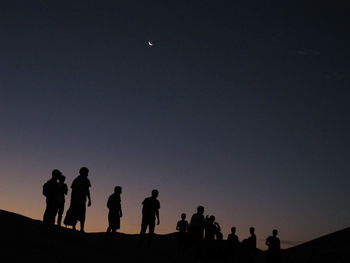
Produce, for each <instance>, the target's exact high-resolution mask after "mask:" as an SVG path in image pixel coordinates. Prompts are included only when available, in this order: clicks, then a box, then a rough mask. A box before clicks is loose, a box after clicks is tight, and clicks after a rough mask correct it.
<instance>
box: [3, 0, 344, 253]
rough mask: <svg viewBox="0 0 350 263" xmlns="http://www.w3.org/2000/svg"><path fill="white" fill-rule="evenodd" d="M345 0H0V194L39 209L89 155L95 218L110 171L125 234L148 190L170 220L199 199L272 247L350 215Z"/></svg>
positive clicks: (30, 211) (25, 209)
mask: <svg viewBox="0 0 350 263" xmlns="http://www.w3.org/2000/svg"><path fill="white" fill-rule="evenodd" d="M346 2H347V1H334V0H333V1H261V0H256V1H233V0H228V1H220V0H172V1H170V0H159V1H155V0H154V1H151V0H149V1H146V0H140V1H136V0H134V1H131V0H130V1H117V0H113V1H112V0H109V1H104V0H98V1H97V0H95V1H93V0H85V1H76V0H74V1H64V0H59V1H58V0H57V1H56V0H2V1H1V3H0V123H1V129H0V209H4V210H8V211H11V212H16V213H20V214H23V215H25V216H28V217H31V218H34V219H42V215H43V212H44V209H45V198H44V196H43V195H42V185H43V184H44V183H45V182H46V181H47V180H48V179H49V178H50V177H51V171H52V170H53V169H60V170H61V171H62V173H63V174H64V175H65V176H66V177H67V179H66V182H67V184H68V186H69V187H70V185H71V183H72V181H73V179H74V178H75V177H76V176H77V175H78V171H79V169H80V167H82V166H86V167H88V168H89V169H90V175H89V178H90V181H91V184H92V187H91V196H92V206H91V207H90V208H88V209H87V219H86V231H87V232H96V231H99V232H100V231H105V230H106V228H107V213H108V210H107V207H106V201H107V198H108V196H109V195H110V194H111V193H112V192H113V188H114V186H116V185H121V186H122V187H123V193H122V207H123V210H124V217H123V218H122V221H121V229H120V231H121V232H124V233H138V232H139V231H140V223H141V202H142V201H143V199H144V198H145V197H148V196H150V193H151V190H152V189H158V190H159V200H160V203H161V209H160V219H161V224H160V225H159V226H157V227H156V233H161V234H164V233H171V232H175V226H176V222H177V221H178V220H179V218H180V214H181V213H183V212H184V213H186V214H187V217H188V220H189V219H190V217H191V215H192V214H193V213H194V212H195V210H196V207H197V206H198V205H203V206H204V207H205V215H215V216H216V219H217V222H219V223H220V225H221V227H222V229H223V233H224V237H225V238H226V237H227V234H228V233H229V230H230V227H231V226H236V227H237V232H238V235H239V238H240V240H242V239H243V238H246V237H248V235H249V232H248V229H249V227H250V226H254V227H255V228H256V234H257V238H258V240H259V247H260V248H262V249H266V246H265V245H264V244H263V241H264V240H265V239H266V237H267V236H268V235H270V233H271V231H272V229H273V228H277V229H278V230H279V235H280V238H281V240H283V247H288V246H290V245H294V244H296V243H295V242H304V241H308V240H310V239H313V238H316V237H319V236H322V235H324V234H328V233H330V232H333V231H336V230H340V229H342V228H345V227H349V223H350V210H349V207H350V197H349V184H350V176H349V175H350V139H349V138H350V137H349V134H350V107H349V101H350V90H349V89H350V51H349V47H350V35H349V26H350V16H349V12H350V8H349V6H348V5H346ZM148 41H151V42H152V43H153V44H154V45H153V46H149V45H148V44H147V42H148ZM69 201H70V189H69V193H68V196H67V198H66V208H68V206H69Z"/></svg>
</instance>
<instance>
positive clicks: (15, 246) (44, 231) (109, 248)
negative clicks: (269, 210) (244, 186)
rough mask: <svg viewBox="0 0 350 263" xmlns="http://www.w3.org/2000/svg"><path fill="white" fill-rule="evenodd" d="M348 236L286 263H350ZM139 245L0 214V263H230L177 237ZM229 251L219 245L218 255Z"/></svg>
mask: <svg viewBox="0 0 350 263" xmlns="http://www.w3.org/2000/svg"><path fill="white" fill-rule="evenodd" d="M349 235H350V228H347V229H344V230H342V231H338V232H336V233H333V234H330V235H327V236H324V237H321V238H319V239H316V240H313V241H310V242H307V243H304V244H301V245H299V246H296V247H294V248H291V249H287V250H285V251H283V259H284V261H283V262H286V263H291V262H308V263H309V262H350V258H349V254H350V239H349ZM139 240H140V239H139V235H127V234H121V233H117V234H116V235H114V236H108V235H106V234H105V233H89V234H84V233H80V232H77V231H73V230H71V229H67V228H62V227H58V226H52V225H46V224H44V223H42V222H41V221H38V220H33V219H30V218H27V217H24V216H21V215H18V214H14V213H10V212H7V211H3V210H0V244H1V247H0V249H1V250H0V251H1V258H0V259H1V262H48V263H51V262H52V263H55V262H66V263H71V262H76V263H78V262H79V263H80V262H152V263H158V262H159V263H160V262H162V263H166V262H227V260H226V258H225V257H219V256H215V257H213V258H209V257H207V256H203V257H202V258H201V259H197V258H196V257H195V255H194V254H193V253H192V252H190V253H188V254H186V255H185V256H183V255H182V254H181V253H180V252H179V250H178V245H177V234H176V233H173V234H168V235H156V236H155V237H154V241H153V243H152V245H151V247H148V245H147V242H146V241H145V242H144V243H142V244H140V242H139ZM225 245H226V244H225V241H224V242H223V243H221V244H220V243H216V249H219V248H220V246H222V247H224V246H225ZM206 252H207V251H204V253H206ZM264 256H265V255H264V253H263V252H262V251H258V257H257V260H256V262H265V257H264Z"/></svg>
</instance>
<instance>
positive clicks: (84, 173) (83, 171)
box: [79, 167, 89, 177]
mask: <svg viewBox="0 0 350 263" xmlns="http://www.w3.org/2000/svg"><path fill="white" fill-rule="evenodd" d="M79 174H80V175H82V176H85V177H88V175H89V169H88V168H86V167H81V168H80V170H79Z"/></svg>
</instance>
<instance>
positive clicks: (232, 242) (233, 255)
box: [227, 227, 239, 263]
mask: <svg viewBox="0 0 350 263" xmlns="http://www.w3.org/2000/svg"><path fill="white" fill-rule="evenodd" d="M238 249H239V239H238V236H237V235H236V228H235V227H231V233H230V234H228V236H227V250H228V258H229V262H231V263H236V262H237V261H238Z"/></svg>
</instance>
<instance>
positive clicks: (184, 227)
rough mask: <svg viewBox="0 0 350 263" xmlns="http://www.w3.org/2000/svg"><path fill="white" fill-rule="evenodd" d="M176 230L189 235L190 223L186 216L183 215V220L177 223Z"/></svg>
mask: <svg viewBox="0 0 350 263" xmlns="http://www.w3.org/2000/svg"><path fill="white" fill-rule="evenodd" d="M176 230H177V231H179V233H180V234H184V235H186V234H187V231H188V221H187V220H186V214H185V213H182V214H181V220H180V221H177V224H176Z"/></svg>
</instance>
